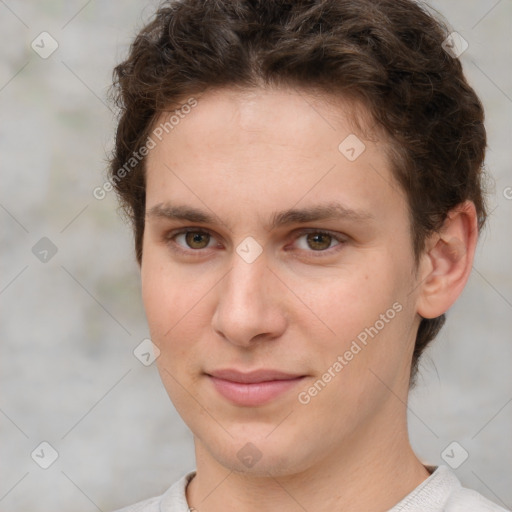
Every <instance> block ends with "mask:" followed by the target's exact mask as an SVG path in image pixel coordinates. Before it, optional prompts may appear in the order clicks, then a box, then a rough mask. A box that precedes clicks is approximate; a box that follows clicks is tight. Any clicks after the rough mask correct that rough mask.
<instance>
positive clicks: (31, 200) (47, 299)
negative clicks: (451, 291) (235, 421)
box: [0, 0, 512, 512]
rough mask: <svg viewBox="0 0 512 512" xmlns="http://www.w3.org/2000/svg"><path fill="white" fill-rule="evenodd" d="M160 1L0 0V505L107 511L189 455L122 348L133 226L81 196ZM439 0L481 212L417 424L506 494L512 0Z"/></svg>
mask: <svg viewBox="0 0 512 512" xmlns="http://www.w3.org/2000/svg"><path fill="white" fill-rule="evenodd" d="M154 5H156V2H127V1H123V2H121V1H116V2H113V1H110V2H107V1H106V0H90V1H88V2H87V1H85V0H73V1H67V2H65V1H63V0H62V1H56V0H54V1H38V2H35V1H15V0H5V1H3V0H0V34H1V36H2V44H1V46H0V55H1V60H0V120H1V122H0V165H1V183H2V186H1V193H0V222H1V231H0V233H1V243H2V252H1V254H2V258H1V273H0V299H1V301H2V320H1V322H0V335H1V341H2V349H3V353H2V357H1V359H0V368H1V376H2V393H1V397H0V431H1V439H2V442H1V443H0V465H1V466H0V468H1V469H0V510H2V511H27V510H31V511H34V512H36V511H43V510H44V511H47V510H73V511H75V512H81V511H83V512H88V511H94V510H103V511H108V510H111V509H113V508H116V507H119V506H121V505H125V504H128V503H133V502H135V501H138V500H141V499H143V498H146V497H149V496H152V495H156V494H159V493H161V492H163V491H164V490H165V489H166V488H167V487H168V486H169V485H170V484H171V483H173V482H174V481H175V480H176V479H177V478H178V477H180V476H181V475H182V474H184V473H185V472H187V471H189V470H191V469H193V468H194V456H193V445H192V436H191V434H190V433H189V432H188V430H187V428H186V426H185V425H184V423H183V422H182V421H181V419H180V418H179V416H178V414H177V413H176V411H175V410H174V408H173V406H172V404H171V402H170V400H169V399H168V397H167V394H166V392H165V391H164V389H163V386H162V385H161V383H160V380H159V376H158V374H157V371H156V368H155V367H154V365H153V366H149V367H145V366H144V365H142V364H141V363H140V362H139V361H138V360H137V359H136V358H135V357H134V355H133V350H134V348H135V347H136V346H137V345H138V344H139V343H140V342H141V341H142V340H143V339H144V338H146V337H148V329H147V326H146V322H145V317H144V313H143V307H142V302H141V298H140V285H139V271H138V267H137V265H136V264H135V261H134V256H133V248H132V238H131V236H132V235H131V232H130V230H129V227H128V226H127V224H125V223H124V222H123V221H122V220H121V218H120V217H119V216H118V215H117V214H116V208H117V205H116V202H115V197H114V195H113V193H110V194H109V195H108V196H107V198H105V199H104V200H102V201H99V200H97V199H95V198H94V197H93V195H92V191H93V189H94V188H95V187H97V186H101V185H102V183H103V181H104V177H105V155H106V152H107V151H108V150H109V149H110V147H111V143H112V135H113V129H114V118H113V115H112V112H111V111H110V110H109V108H108V107H107V106H106V104H105V102H106V100H105V98H106V92H107V88H108V85H109V84H110V78H111V72H112V68H113V66H114V65H115V63H117V62H118V61H119V60H120V59H121V58H122V57H123V56H124V55H125V54H126V50H127V45H128V44H129V42H130V41H131V39H132V38H133V36H134V35H135V33H136V32H137V30H138V28H140V27H141V26H142V24H143V23H144V21H145V20H147V19H148V17H149V16H150V15H151V13H152V10H153V6H154ZM432 5H434V6H435V7H437V8H438V9H439V10H440V11H441V12H442V13H443V14H444V15H445V16H446V18H447V19H448V20H449V22H450V24H451V26H452V27H453V29H454V30H456V31H458V32H459V33H460V34H462V36H463V37H464V38H465V39H466V40H467V41H468V42H469V49H468V50H467V51H466V52H465V53H464V54H463V55H462V57H461V58H462V62H463V65H464V69H465V71H466V74H467V76H468V79H469V81H470V83H471V84H472V85H473V87H474V88H475V89H476V91H477V93H478V94H479V95H480V97H481V99H482V101H483V103H484V106H485V108H486V114H487V129H488V134H489V148H488V155H487V160H486V165H487V169H488V170H489V172H490V173H491V175H492V178H493V179H492V181H491V182H490V183H489V190H490V210H492V214H491V216H490V218H489V226H488V228H487V230H486V232H485V233H484V235H483V237H482V239H481V241H480V245H479V248H478V252H477V256H476V261H475V265H474V270H473V272H472V274H471V278H470V280H469V283H468V285H467V287H466V289H465V291H464V293H463V295H462V296H461V298H460V299H459V300H458V302H457V303H456V304H455V306H454V307H453V308H452V309H451V310H450V312H449V314H448V322H447V325H446V326H445V328H444V329H443V331H442V334H441V335H440V336H439V338H438V340H437V341H436V342H435V344H434V345H433V346H432V348H431V349H430V350H429V352H428V354H427V355H426V357H425V358H424V360H423V363H422V367H421V376H420V378H419V381H418V387H417V389H416V390H415V391H414V393H413V394H412V396H411V400H410V414H409V424H410V432H411V439H412V443H413V447H414V448H415V450H416V451H417V453H418V455H419V456H420V458H422V460H424V461H425V462H428V463H430V464H441V463H445V461H443V459H442V458H441V453H442V452H443V451H444V449H445V448H446V447H447V446H448V445H449V444H450V443H452V442H453V441H456V442H458V443H459V445H460V446H461V447H463V449H465V450H466V451H467V452H468V453H469V458H468V459H467V460H466V461H465V462H464V463H463V464H462V465H461V466H460V467H459V468H458V469H457V470H456V473H457V475H458V476H459V478H460V479H461V480H462V482H463V483H464V484H465V485H466V486H468V487H472V488H474V489H476V490H478V491H479V492H481V493H482V494H484V495H485V496H487V497H489V498H491V499H492V500H494V501H496V502H498V503H500V504H501V505H502V506H508V507H510V506H512V485H511V484H512V476H511V468H512V436H511V432H512V429H511V425H512V377H511V372H510V367H511V364H510V363H511V355H512V344H511V343H510V341H511V335H510V331H511V327H512V321H511V318H512V272H511V268H510V254H511V246H512V236H511V229H510V224H511V219H512V199H507V197H506V196H507V190H509V194H508V197H512V189H507V187H512V172H511V164H510V161H511V158H510V157H511V151H510V144H511V128H510V118H511V115H512V99H511V98H512V73H511V71H510V69H511V67H512V66H511V65H512V54H511V50H510V48H511V45H510V34H511V33H512V1H511V0H501V1H497V0H488V1H484V0H478V1H476V0H473V1H468V0H450V1H445V2H440V1H439V2H433V3H432ZM42 31H47V32H49V33H50V34H51V36H52V37H53V38H54V39H55V40H56V41H57V42H58V44H59V47H58V49H57V50H56V51H55V52H54V53H53V54H52V55H51V56H50V57H49V58H47V59H43V58H41V57H40V56H39V55H38V54H37V53H36V52H35V51H34V50H33V49H32V48H31V43H32V41H33V40H34V39H35V38H37V36H38V35H39V34H40V33H41V32H42ZM38 40H39V41H40V39H36V42H37V41H38ZM46 48H48V46H46ZM43 237H48V238H49V239H50V240H51V242H52V243H53V244H54V246H55V247H56V248H57V253H56V254H55V255H54V256H53V257H51V258H50V256H51V252H49V253H48V256H47V258H48V261H47V262H46V263H45V262H42V261H40V260H39V259H38V258H37V257H36V255H35V254H34V253H33V251H32V249H33V247H34V245H35V244H36V243H38V241H39V240H40V239H41V238H43ZM40 243H43V244H44V242H40ZM36 247H39V251H41V250H44V249H45V247H44V246H43V247H42V249H41V247H40V246H36ZM35 252H36V253H37V251H35ZM39 256H40V257H42V255H41V254H39ZM42 441H47V442H48V443H50V444H51V445H52V446H53V447H54V448H55V449H56V450H57V452H58V454H59V457H58V459H57V460H56V461H55V462H54V463H53V464H52V465H51V466H50V467H49V468H48V469H42V468H41V467H39V465H38V464H36V462H34V460H33V459H32V458H31V453H32V452H33V450H35V449H36V447H38V445H39V444H40V443H41V442H42ZM35 453H36V455H35V456H34V458H36V460H39V461H43V459H44V460H46V461H48V460H49V459H48V457H49V456H50V455H51V454H50V452H49V451H48V449H46V451H45V449H44V448H43V452H41V448H39V449H38V450H36V452H35ZM449 453H450V455H453V458H459V457H461V454H462V451H461V448H460V447H459V446H456V447H455V450H454V452H451V451H450V450H449ZM37 454H39V459H38V458H37ZM43 454H44V455H43Z"/></svg>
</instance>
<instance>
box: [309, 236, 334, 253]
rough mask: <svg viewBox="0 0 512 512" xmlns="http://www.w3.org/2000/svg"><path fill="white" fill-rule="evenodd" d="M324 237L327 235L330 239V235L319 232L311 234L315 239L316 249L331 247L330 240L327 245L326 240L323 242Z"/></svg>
mask: <svg viewBox="0 0 512 512" xmlns="http://www.w3.org/2000/svg"><path fill="white" fill-rule="evenodd" d="M324 237H326V238H327V240H328V239H329V238H330V235H326V234H322V233H317V234H315V235H312V236H311V239H312V241H313V246H316V249H326V248H327V247H329V241H327V245H326V244H325V242H324V243H322V239H323V238H324ZM311 239H310V241H311ZM318 244H319V245H320V247H319V246H318ZM313 248H315V247H313Z"/></svg>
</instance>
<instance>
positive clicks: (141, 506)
mask: <svg viewBox="0 0 512 512" xmlns="http://www.w3.org/2000/svg"><path fill="white" fill-rule="evenodd" d="M162 496H163V495H162ZM162 496H155V497H153V498H149V499H147V500H144V501H139V503H135V504H134V505H129V506H128V507H123V508H120V509H118V510H115V511H114V512H160V502H161V501H162Z"/></svg>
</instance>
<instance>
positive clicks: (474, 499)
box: [445, 486, 506, 512]
mask: <svg viewBox="0 0 512 512" xmlns="http://www.w3.org/2000/svg"><path fill="white" fill-rule="evenodd" d="M468 510H471V511H474V512H506V509H504V508H502V507H500V506H499V505H497V504H496V503H494V502H492V501H490V500H488V499H487V498H485V497H484V496H482V495H481V494H480V493H479V492H477V491H474V490H473V489H467V488H466V487H462V486H461V487H459V488H457V489H455V490H454V491H453V492H452V493H451V494H450V497H449V498H448V501H447V502H446V507H445V511H446V512H467V511H468Z"/></svg>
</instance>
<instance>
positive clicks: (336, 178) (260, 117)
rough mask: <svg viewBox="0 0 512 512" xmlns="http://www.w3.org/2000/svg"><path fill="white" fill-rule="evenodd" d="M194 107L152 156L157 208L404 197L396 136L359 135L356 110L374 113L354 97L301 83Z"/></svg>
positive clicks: (150, 186)
mask: <svg viewBox="0 0 512 512" xmlns="http://www.w3.org/2000/svg"><path fill="white" fill-rule="evenodd" d="M356 109H357V110H356ZM187 110H188V113H187V114H185V115H182V117H180V120H179V123H177V124H176V125H174V126H172V128H169V126H168V130H166V131H165V130H164V131H163V133H162V134H161V140H157V141H156V142H157V144H156V147H155V148H154V149H153V150H152V151H151V152H150V154H149V155H148V159H147V166H146V167H147V204H148V209H149V208H152V207H154V206H156V205H157V204H162V203H165V202H166V201H170V200H172V202H174V203H176V204H177V203H180V204H183V203H184V202H186V203H187V204H190V205H192V206H196V207H199V206H201V207H203V208H202V209H203V210H204V206H205V204H207V203H209V204H212V205H215V209H217V210H218V209H221V210H222V209H227V210H229V211H230V212H231V215H236V214H237V213H242V210H243V211H244V212H247V211H248V210H249V209H251V208H252V212H253V213H254V212H258V214H259V213H261V212H265V211H268V212H270V211H276V205H279V206H281V207H283V209H284V208H285V207H288V208H291V207H292V206H293V205H295V204H297V203H298V202H301V206H314V205H316V204H318V202H319V201H322V203H326V202H329V203H332V202H337V203H341V204H342V205H344V206H345V207H346V208H347V209H352V210H359V211H363V210H366V211H369V207H372V208H380V209H382V208H383V207H384V206H385V203H386V202H388V203H393V201H395V203H396V198H393V197H392V196H393V195H395V196H401V195H402V194H401V190H400V187H399V186H398V185H397V183H396V182H395V181H394V178H393V176H392V173H391V168H390V161H389V157H388V152H387V150H388V148H389V144H388V142H387V140H385V139H383V138H380V137H379V134H378V133H377V132H376V131H375V130H373V131H372V133H371V135H372V138H371V140H369V139H368V138H367V137H368V131H369V130H367V131H366V133H361V132H360V131H357V133H356V129H357V128H358V126H359V125H358V124H357V123H354V113H355V114H356V115H359V116H361V117H360V118H361V119H364V115H365V113H364V111H362V110H361V107H360V106H359V105H357V104H354V103H353V102H344V101H343V100H340V99H339V98H333V97H328V98H325V97H320V96H319V95H318V94H311V93H310V92H306V91H299V90H293V89H273V90H262V89H252V90H234V89H219V90H213V91H209V92H207V93H205V94H203V95H202V96H200V97H198V98H197V106H196V107H195V108H194V109H187ZM168 116H169V114H168V113H167V114H163V115H162V116H161V117H160V118H159V119H158V120H157V122H156V123H155V125H154V126H155V127H159V126H160V127H161V126H164V123H165V121H166V119H168ZM366 119H368V116H367V117H366ZM153 132H154V130H153ZM185 198H186V199H187V201H183V199H185Z"/></svg>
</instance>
